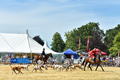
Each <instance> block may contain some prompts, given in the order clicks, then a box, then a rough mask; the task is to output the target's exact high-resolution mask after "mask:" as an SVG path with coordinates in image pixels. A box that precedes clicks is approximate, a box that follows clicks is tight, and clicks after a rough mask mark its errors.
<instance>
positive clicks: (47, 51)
mask: <svg viewBox="0 0 120 80" xmlns="http://www.w3.org/2000/svg"><path fill="white" fill-rule="evenodd" d="M43 47H44V48H45V53H52V54H61V53H58V52H55V51H53V50H51V49H50V48H49V47H48V44H47V41H45V43H44V45H43Z"/></svg>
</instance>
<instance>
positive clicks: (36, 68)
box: [32, 65, 43, 72]
mask: <svg viewBox="0 0 120 80" xmlns="http://www.w3.org/2000/svg"><path fill="white" fill-rule="evenodd" d="M34 70H35V72H37V70H40V71H41V72H43V70H42V66H41V65H40V66H34V67H33V70H32V72H33V71H34Z"/></svg>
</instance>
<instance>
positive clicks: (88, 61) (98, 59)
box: [84, 52, 104, 71]
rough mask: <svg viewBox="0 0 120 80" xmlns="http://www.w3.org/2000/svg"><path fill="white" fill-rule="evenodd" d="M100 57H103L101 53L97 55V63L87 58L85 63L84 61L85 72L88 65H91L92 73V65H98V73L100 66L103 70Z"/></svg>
mask: <svg viewBox="0 0 120 80" xmlns="http://www.w3.org/2000/svg"><path fill="white" fill-rule="evenodd" d="M100 56H101V52H99V53H98V54H97V56H96V60H95V62H93V61H92V60H91V58H90V57H87V58H85V61H84V71H85V67H86V65H87V63H89V68H90V69H91V71H92V68H91V66H90V65H91V64H94V65H97V67H96V69H95V70H96V71H97V68H98V66H100V67H101V68H102V66H101V64H100V63H101V61H100ZM102 71H104V69H103V68H102Z"/></svg>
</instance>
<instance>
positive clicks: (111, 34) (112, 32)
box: [104, 25, 120, 53]
mask: <svg viewBox="0 0 120 80" xmlns="http://www.w3.org/2000/svg"><path fill="white" fill-rule="evenodd" d="M119 31H120V25H118V26H117V27H115V28H113V29H109V30H107V31H106V33H105V38H104V43H105V45H106V46H107V50H108V49H110V47H112V46H113V40H114V38H115V36H116V35H117V34H118V32H119ZM107 53H110V52H109V51H107Z"/></svg>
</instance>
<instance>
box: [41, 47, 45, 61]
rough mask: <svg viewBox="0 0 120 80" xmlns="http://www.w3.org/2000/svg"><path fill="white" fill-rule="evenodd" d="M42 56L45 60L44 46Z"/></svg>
mask: <svg viewBox="0 0 120 80" xmlns="http://www.w3.org/2000/svg"><path fill="white" fill-rule="evenodd" d="M41 56H42V61H43V59H44V58H45V48H43V51H42V54H41Z"/></svg>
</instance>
